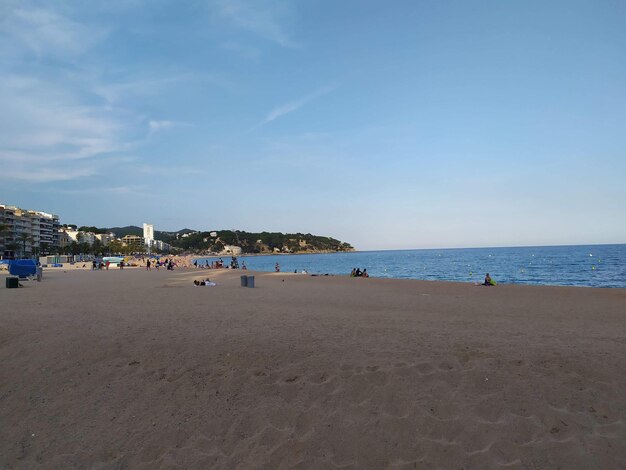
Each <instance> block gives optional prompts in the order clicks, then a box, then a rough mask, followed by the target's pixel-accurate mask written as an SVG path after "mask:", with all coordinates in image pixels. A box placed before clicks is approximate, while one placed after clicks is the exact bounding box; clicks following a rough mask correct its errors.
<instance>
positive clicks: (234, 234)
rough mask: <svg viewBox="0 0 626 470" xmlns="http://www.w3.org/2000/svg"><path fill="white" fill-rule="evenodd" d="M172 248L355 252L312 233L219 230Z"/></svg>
mask: <svg viewBox="0 0 626 470" xmlns="http://www.w3.org/2000/svg"><path fill="white" fill-rule="evenodd" d="M170 243H171V244H172V246H174V247H176V248H180V249H182V250H185V251H195V252H198V253H203V252H210V253H220V252H222V251H223V250H224V249H225V247H226V246H227V245H230V246H238V247H240V248H241V250H242V251H243V253H329V252H337V251H354V248H353V247H352V245H350V244H349V243H345V242H342V241H340V240H336V239H334V238H331V237H324V236H320V235H312V234H310V233H306V234H305V233H280V232H243V231H240V230H216V231H213V232H194V233H192V234H190V235H188V236H186V237H179V238H178V239H174V240H172V241H171V242H170Z"/></svg>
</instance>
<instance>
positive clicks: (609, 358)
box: [0, 268, 626, 468]
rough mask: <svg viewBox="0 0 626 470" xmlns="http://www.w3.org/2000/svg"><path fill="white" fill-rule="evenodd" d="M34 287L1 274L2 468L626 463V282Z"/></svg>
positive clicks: (225, 277) (66, 279) (184, 282)
mask: <svg viewBox="0 0 626 470" xmlns="http://www.w3.org/2000/svg"><path fill="white" fill-rule="evenodd" d="M244 273H245V274H248V275H254V276H255V277H256V285H257V287H256V288H255V289H247V288H241V287H240V284H239V277H240V276H241V275H242V274H244ZM207 277H209V278H211V280H213V281H215V282H216V283H217V286H215V287H204V286H202V287H196V286H194V285H193V280H194V279H203V278H207ZM23 284H24V285H25V287H24V288H21V289H3V288H0V301H1V303H2V306H3V307H2V308H3V314H2V315H1V316H0V327H1V328H0V332H1V333H0V334H1V336H0V354H1V358H2V362H3V364H5V367H4V369H5V370H4V373H3V376H4V377H3V381H2V382H1V383H0V397H2V398H1V399H2V402H3V406H2V407H1V410H0V419H2V422H3V423H5V426H3V427H2V429H1V430H0V433H2V438H1V440H0V442H1V446H2V449H1V450H0V456H1V457H0V464H1V466H3V467H9V468H12V467H31V466H33V465H41V466H43V467H44V468H59V467H72V466H74V467H88V466H105V467H110V466H113V467H132V468H165V467H171V466H181V467H185V468H209V467H211V468H233V467H236V466H237V465H240V466H243V467H248V466H261V467H267V468H284V467H301V468H309V467H325V468H328V467H333V466H344V467H347V468H385V467H390V468H415V467H416V468H432V467H435V466H439V467H442V468H451V467H452V468H460V467H465V468H493V467H497V466H511V467H513V468H516V467H521V468H534V467H537V468H556V467H559V466H560V467H562V468H620V467H623V466H624V464H626V451H625V450H624V446H623V442H625V439H626V416H624V413H625V411H624V410H626V398H625V397H624V395H623V390H624V389H626V378H624V374H623V370H624V369H626V352H625V351H626V349H625V348H624V346H625V345H626V328H625V326H626V313H625V311H624V305H626V289H619V288H618V289H602V288H578V287H560V286H549V287H547V286H529V285H502V286H497V287H493V288H492V287H490V288H487V287H479V286H473V285H471V284H467V283H455V282H432V281H417V280H398V279H374V278H369V279H359V278H357V279H354V278H350V277H348V276H315V277H313V276H305V275H297V274H293V273H267V272H253V271H247V272H245V271H241V270H230V269H223V270H195V269H181V270H175V271H166V270H165V269H161V270H160V271H156V270H152V271H146V270H145V268H144V269H126V268H125V269H124V270H119V269H111V270H109V271H94V272H89V273H87V272H84V271H83V270H81V269H78V270H62V269H61V268H58V269H57V270H54V271H53V270H45V272H44V279H43V281H42V282H40V283H38V282H36V281H25V282H23Z"/></svg>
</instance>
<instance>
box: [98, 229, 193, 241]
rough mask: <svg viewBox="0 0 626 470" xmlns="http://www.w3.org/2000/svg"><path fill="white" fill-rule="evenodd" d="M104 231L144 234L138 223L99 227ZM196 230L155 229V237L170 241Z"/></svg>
mask: <svg viewBox="0 0 626 470" xmlns="http://www.w3.org/2000/svg"><path fill="white" fill-rule="evenodd" d="M98 230H100V231H104V232H107V233H108V232H113V233H114V234H115V236H116V237H118V238H122V237H125V236H126V235H138V236H140V237H142V236H143V228H142V227H137V226H136V225H128V226H126V227H110V228H103V229H98ZM194 232H195V230H191V229H189V228H184V229H182V230H178V231H177V232H165V231H160V230H155V231H154V238H156V239H157V240H162V241H164V242H167V243H169V242H170V241H171V240H175V239H176V236H177V235H179V236H180V235H183V234H185V233H194Z"/></svg>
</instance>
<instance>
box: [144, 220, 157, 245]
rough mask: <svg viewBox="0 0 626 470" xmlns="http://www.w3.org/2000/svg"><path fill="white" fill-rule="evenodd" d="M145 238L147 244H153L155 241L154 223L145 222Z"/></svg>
mask: <svg viewBox="0 0 626 470" xmlns="http://www.w3.org/2000/svg"><path fill="white" fill-rule="evenodd" d="M143 239H144V243H145V244H146V246H152V243H153V242H154V225H152V224H143Z"/></svg>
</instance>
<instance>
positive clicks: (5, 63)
mask: <svg viewBox="0 0 626 470" xmlns="http://www.w3.org/2000/svg"><path fill="white" fill-rule="evenodd" d="M0 10H1V11H2V13H1V14H2V20H1V21H0V103H2V112H1V113H0V168H2V170H1V171H0V180H3V181H23V182H29V183H45V182H53V181H69V180H77V179H84V178H89V177H93V176H97V175H99V174H102V173H106V172H110V171H113V169H114V168H116V167H117V170H118V171H119V169H120V168H121V167H123V166H127V165H128V163H129V161H132V160H134V158H132V157H124V155H125V154H126V153H127V152H129V151H131V150H133V149H136V148H137V147H138V146H141V145H145V144H146V143H147V142H149V140H150V136H151V135H152V134H153V133H154V132H158V131H161V130H164V129H167V128H171V127H173V126H174V125H178V124H180V123H176V122H174V121H171V120H169V121H166V120H154V119H153V120H151V119H150V117H149V116H145V115H143V114H141V113H140V112H138V111H136V110H134V109H133V107H132V102H133V101H132V99H133V98H136V97H139V100H141V98H143V97H145V96H146V95H150V94H157V93H161V92H162V91H163V89H165V88H166V87H168V86H170V85H172V84H175V83H179V82H180V81H182V80H187V79H188V78H189V77H188V76H185V75H175V76H166V77H158V76H157V77H151V78H148V79H146V78H142V77H141V76H135V77H133V78H132V79H129V80H127V81H124V80H118V81H117V82H115V83H112V84H111V83H110V82H108V81H107V80H106V79H104V78H103V77H102V73H103V72H102V71H101V68H100V67H98V62H97V61H83V56H84V55H87V54H89V53H90V49H91V48H93V47H94V46H95V45H97V44H99V43H100V42H102V41H104V40H105V39H106V35H107V30H106V29H105V28H102V27H100V26H99V25H92V24H86V23H83V22H79V21H76V20H74V19H72V18H71V14H72V9H71V8H69V7H68V6H67V5H66V4H65V3H61V4H58V5H56V4H52V5H50V6H47V7H45V8H43V7H39V6H33V2H28V1H21V2H9V3H8V4H4V5H3V6H2V7H0ZM33 58H34V59H36V60H33ZM49 59H53V61H50V60H49ZM83 62H88V63H89V64H90V66H89V67H87V66H83V65H82V63H83ZM17 71H20V72H17ZM116 72H117V73H115V76H117V77H119V76H123V75H124V74H123V73H119V72H120V71H116ZM122 72H123V71H122Z"/></svg>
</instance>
